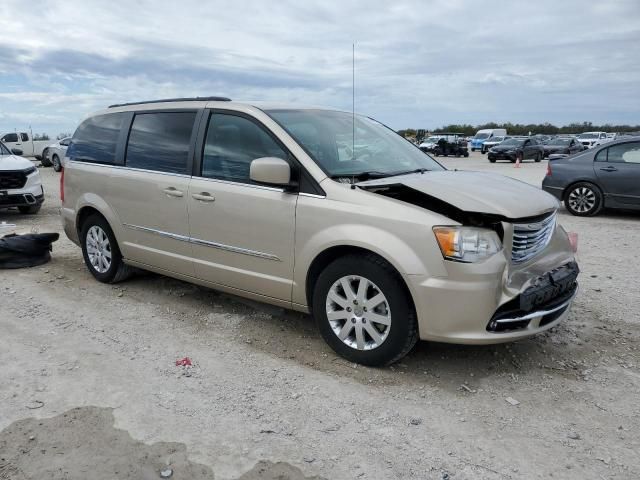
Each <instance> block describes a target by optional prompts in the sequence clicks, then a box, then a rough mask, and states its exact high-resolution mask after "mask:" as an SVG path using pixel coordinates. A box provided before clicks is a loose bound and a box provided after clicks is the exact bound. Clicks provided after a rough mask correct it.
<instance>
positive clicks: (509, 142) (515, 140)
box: [500, 138, 524, 147]
mask: <svg viewBox="0 0 640 480" xmlns="http://www.w3.org/2000/svg"><path fill="white" fill-rule="evenodd" d="M523 143H524V140H521V139H519V138H510V139H509V140H505V141H504V142H502V143H501V144H500V146H503V147H509V146H512V147H518V146H520V145H522V144H523Z"/></svg>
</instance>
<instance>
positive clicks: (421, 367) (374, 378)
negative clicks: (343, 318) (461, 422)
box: [122, 273, 587, 391]
mask: <svg viewBox="0 0 640 480" xmlns="http://www.w3.org/2000/svg"><path fill="white" fill-rule="evenodd" d="M122 285H123V286H124V285H128V287H127V288H128V290H129V292H128V293H127V294H128V295H135V294H136V292H138V291H141V289H144V291H145V295H151V296H152V297H154V296H162V295H176V296H178V297H180V300H179V301H178V302H179V303H180V304H181V305H178V303H175V302H174V303H173V306H174V307H177V308H178V307H179V308H180V309H181V311H183V312H184V313H187V312H188V311H195V312H198V314H197V315H188V314H187V315H186V316H185V317H184V318H186V319H187V320H186V322H187V325H189V324H190V326H191V327H192V328H193V329H194V332H196V333H197V335H198V336H200V335H207V333H211V332H212V331H215V332H216V334H220V333H222V334H223V335H225V336H228V337H229V338H230V339H231V340H232V341H235V342H237V343H238V344H239V345H243V346H245V345H246V346H248V348H251V349H255V350H256V351H260V352H263V353H266V354H269V355H272V356H274V357H278V358H280V359H283V360H285V361H288V362H291V363H297V364H298V365H300V366H302V367H303V368H311V369H313V370H316V371H320V372H324V373H330V374H335V375H338V376H342V377H349V378H352V379H353V380H355V381H358V382H360V383H363V384H367V385H371V384H376V385H384V386H391V385H397V384H403V385H406V384H407V383H415V384H416V385H421V386H424V385H431V386H434V387H439V388H442V389H446V390H451V391H454V390H460V389H465V390H466V388H467V387H468V388H469V389H470V390H473V389H474V388H475V387H474V385H477V384H478V383H479V382H482V380H483V379H484V378H485V377H495V376H504V375H513V376H532V377H536V378H537V377H541V376H542V375H543V374H545V373H550V372H552V371H554V372H555V373H560V374H561V375H567V376H570V377H576V376H578V375H579V371H580V360H577V361H576V359H575V355H573V354H572V353H571V347H572V346H573V345H581V344H583V343H584V342H585V340H586V339H585V338H584V337H585V335H587V333H585V332H582V331H581V330H580V328H579V327H580V326H579V325H574V323H575V321H574V320H572V318H571V317H570V318H569V319H568V321H566V322H564V323H563V324H561V325H559V326H558V327H555V328H554V329H552V330H550V331H549V332H544V333H541V334H538V335H537V336H535V337H532V338H529V339H524V340H520V341H518V342H512V343H506V344H497V345H453V344H444V343H434V342H424V341H420V342H418V344H417V345H416V346H415V348H414V349H413V350H412V351H411V352H410V353H409V354H408V355H407V356H406V357H405V358H403V359H402V360H400V361H399V362H397V363H396V364H394V365H391V366H388V367H383V368H371V367H365V366H362V365H357V364H354V363H351V362H348V361H346V360H345V359H343V358H342V357H340V356H338V355H337V354H335V353H334V352H333V351H332V350H331V349H330V348H329V346H328V345H327V344H326V343H325V342H324V340H323V339H322V337H321V336H320V334H319V332H318V330H317V328H316V326H315V322H314V320H313V318H312V317H311V316H310V315H308V314H304V313H299V312H293V311H288V310H285V309H282V308H278V307H273V306H271V305H267V304H263V303H259V302H254V301H251V300H246V299H243V298H240V297H236V296H233V295H228V294H223V293H219V292H216V291H214V290H210V289H207V288H203V287H198V286H194V285H191V284H188V283H184V282H181V281H178V280H174V279H171V278H167V277H162V276H157V275H155V274H146V273H145V274H144V275H143V277H138V278H136V279H132V280H131V281H130V282H127V284H122ZM154 301H158V302H160V301H161V299H160V298H158V299H157V300H154ZM463 385H465V386H464V387H463Z"/></svg>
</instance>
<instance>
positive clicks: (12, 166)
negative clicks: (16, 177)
mask: <svg viewBox="0 0 640 480" xmlns="http://www.w3.org/2000/svg"><path fill="white" fill-rule="evenodd" d="M33 166H34V165H33V162H32V161H31V160H27V159H26V158H23V157H18V156H17V155H0V171H2V170H24V169H26V168H29V167H33Z"/></svg>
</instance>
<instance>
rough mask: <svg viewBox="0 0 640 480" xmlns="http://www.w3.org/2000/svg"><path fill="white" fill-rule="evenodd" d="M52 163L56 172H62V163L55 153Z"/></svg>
mask: <svg viewBox="0 0 640 480" xmlns="http://www.w3.org/2000/svg"><path fill="white" fill-rule="evenodd" d="M51 161H52V163H53V169H54V170H55V171H56V172H59V171H60V170H62V164H61V163H60V157H59V156H58V155H56V154H55V153H54V154H53V157H52V158H51Z"/></svg>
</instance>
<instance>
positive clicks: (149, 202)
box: [105, 111, 197, 276]
mask: <svg viewBox="0 0 640 480" xmlns="http://www.w3.org/2000/svg"><path fill="white" fill-rule="evenodd" d="M196 115H197V112H196V111H170V112H150V113H139V114H136V115H135V116H134V117H133V122H132V125H131V131H130V132H129V136H128V141H127V146H126V152H125V159H124V161H125V166H124V168H122V167H120V168H113V169H112V170H111V172H110V176H111V178H110V179H109V180H108V182H109V184H110V186H111V187H110V195H109V196H110V198H111V201H112V202H113V204H114V205H113V207H114V210H115V211H116V213H117V215H118V216H119V218H120V221H121V222H122V225H123V228H122V232H123V237H124V238H123V239H122V240H121V239H118V240H119V241H120V243H121V249H122V252H123V254H124V256H125V258H130V259H131V260H135V261H138V262H141V263H144V264H146V265H151V266H153V267H156V268H160V269H162V270H166V271H168V272H175V273H179V274H184V275H190V276H193V275H194V268H193V261H192V259H191V254H192V249H191V244H190V243H189V217H188V212H187V199H188V193H189V182H190V181H191V165H192V154H193V147H192V145H193V141H195V126H194V125H195V119H196ZM192 136H193V138H192ZM105 181H107V180H105Z"/></svg>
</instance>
